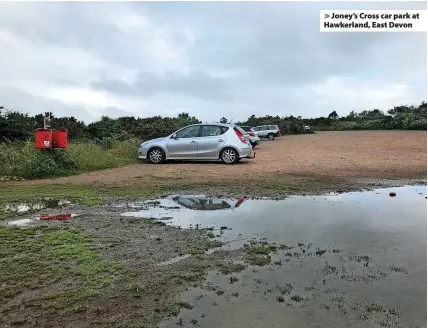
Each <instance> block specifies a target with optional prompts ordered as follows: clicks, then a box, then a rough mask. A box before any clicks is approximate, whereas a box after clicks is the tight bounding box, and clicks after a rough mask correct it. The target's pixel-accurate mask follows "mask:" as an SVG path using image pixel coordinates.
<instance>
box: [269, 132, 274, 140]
mask: <svg viewBox="0 0 428 328" xmlns="http://www.w3.org/2000/svg"><path fill="white" fill-rule="evenodd" d="M267 138H268V140H274V139H275V135H274V134H273V133H269V134H268V135H267Z"/></svg>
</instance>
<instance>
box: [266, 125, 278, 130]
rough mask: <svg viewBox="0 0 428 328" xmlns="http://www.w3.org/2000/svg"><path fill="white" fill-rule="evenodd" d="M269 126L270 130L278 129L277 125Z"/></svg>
mask: <svg viewBox="0 0 428 328" xmlns="http://www.w3.org/2000/svg"><path fill="white" fill-rule="evenodd" d="M268 128H269V130H276V127H275V125H269V126H268Z"/></svg>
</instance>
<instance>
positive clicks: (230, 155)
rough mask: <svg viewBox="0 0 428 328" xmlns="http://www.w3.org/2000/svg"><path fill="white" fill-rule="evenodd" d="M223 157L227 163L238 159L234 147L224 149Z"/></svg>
mask: <svg viewBox="0 0 428 328" xmlns="http://www.w3.org/2000/svg"><path fill="white" fill-rule="evenodd" d="M221 157H222V159H223V161H224V162H225V163H227V164H231V163H234V162H235V161H236V151H234V150H233V149H226V150H224V151H223V153H222V155H221Z"/></svg>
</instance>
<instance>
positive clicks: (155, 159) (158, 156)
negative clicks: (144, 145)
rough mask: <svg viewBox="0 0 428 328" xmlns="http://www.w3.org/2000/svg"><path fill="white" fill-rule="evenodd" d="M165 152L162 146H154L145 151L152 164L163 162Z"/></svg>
mask: <svg viewBox="0 0 428 328" xmlns="http://www.w3.org/2000/svg"><path fill="white" fill-rule="evenodd" d="M165 158H166V156H165V152H164V151H163V149H162V148H159V147H154V148H152V149H150V150H149V151H148V152H147V159H148V160H149V162H150V163H152V164H161V163H163V162H165Z"/></svg>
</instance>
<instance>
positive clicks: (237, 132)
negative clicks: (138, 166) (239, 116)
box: [138, 123, 256, 164]
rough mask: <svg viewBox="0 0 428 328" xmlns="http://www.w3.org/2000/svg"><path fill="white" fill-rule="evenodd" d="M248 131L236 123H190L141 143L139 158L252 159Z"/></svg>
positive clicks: (158, 160)
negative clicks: (162, 136)
mask: <svg viewBox="0 0 428 328" xmlns="http://www.w3.org/2000/svg"><path fill="white" fill-rule="evenodd" d="M255 155H256V154H255V152H254V151H253V150H252V147H251V144H250V140H249V137H248V134H246V132H245V131H244V130H242V129H241V128H240V127H239V126H237V125H235V124H220V123H215V124H193V125H189V126H186V127H184V128H182V129H180V130H178V131H176V132H174V133H172V134H171V135H169V136H167V137H164V138H158V139H153V140H149V141H146V142H143V143H142V144H141V145H140V148H139V154H138V157H139V158H140V159H142V160H147V161H149V162H150V163H154V164H160V163H163V162H165V161H167V160H202V161H213V160H216V161H218V160H221V161H222V162H223V163H224V164H235V163H237V162H238V161H239V160H241V159H242V158H254V157H255Z"/></svg>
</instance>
